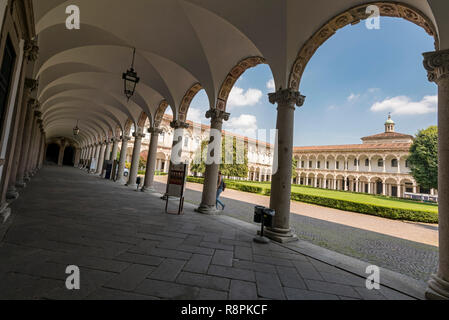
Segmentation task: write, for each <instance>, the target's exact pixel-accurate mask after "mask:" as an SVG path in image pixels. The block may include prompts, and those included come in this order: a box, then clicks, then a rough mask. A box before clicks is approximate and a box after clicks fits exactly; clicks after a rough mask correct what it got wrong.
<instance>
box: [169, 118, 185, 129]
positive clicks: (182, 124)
mask: <svg viewBox="0 0 449 320" xmlns="http://www.w3.org/2000/svg"><path fill="white" fill-rule="evenodd" d="M170 127H172V128H173V129H188V128H189V124H188V123H186V122H182V121H179V120H175V121H172V122H170Z"/></svg>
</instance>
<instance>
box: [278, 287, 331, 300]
mask: <svg viewBox="0 0 449 320" xmlns="http://www.w3.org/2000/svg"><path fill="white" fill-rule="evenodd" d="M284 292H285V295H286V296H287V299H288V300H339V298H338V296H336V295H334V294H328V293H322V292H315V291H309V290H304V289H297V288H287V287H286V288H284Z"/></svg>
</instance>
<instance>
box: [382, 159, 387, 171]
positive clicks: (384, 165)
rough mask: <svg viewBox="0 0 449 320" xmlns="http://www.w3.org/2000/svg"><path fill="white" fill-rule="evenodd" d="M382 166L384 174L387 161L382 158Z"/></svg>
mask: <svg viewBox="0 0 449 320" xmlns="http://www.w3.org/2000/svg"><path fill="white" fill-rule="evenodd" d="M382 164H383V168H382V172H383V173H385V172H387V159H386V158H382Z"/></svg>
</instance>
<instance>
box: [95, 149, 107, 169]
mask: <svg viewBox="0 0 449 320" xmlns="http://www.w3.org/2000/svg"><path fill="white" fill-rule="evenodd" d="M106 144H107V142H105V143H101V144H100V145H99V147H100V153H99V156H98V164H97V171H96V174H99V175H101V172H102V171H103V162H104V156H105V152H106Z"/></svg>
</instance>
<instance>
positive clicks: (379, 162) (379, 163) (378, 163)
mask: <svg viewBox="0 0 449 320" xmlns="http://www.w3.org/2000/svg"><path fill="white" fill-rule="evenodd" d="M377 166H378V167H383V166H384V161H383V160H382V159H379V161H377Z"/></svg>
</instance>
